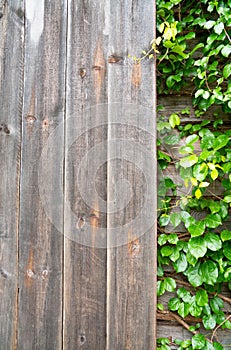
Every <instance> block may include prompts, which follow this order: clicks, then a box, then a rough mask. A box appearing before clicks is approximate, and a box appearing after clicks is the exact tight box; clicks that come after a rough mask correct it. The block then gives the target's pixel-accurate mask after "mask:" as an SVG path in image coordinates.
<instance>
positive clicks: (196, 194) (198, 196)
mask: <svg viewBox="0 0 231 350" xmlns="http://www.w3.org/2000/svg"><path fill="white" fill-rule="evenodd" d="M201 196H202V192H201V190H200V189H199V188H198V189H197V190H196V191H195V197H196V199H200V198H201Z"/></svg>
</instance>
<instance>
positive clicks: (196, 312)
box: [189, 300, 203, 317]
mask: <svg viewBox="0 0 231 350" xmlns="http://www.w3.org/2000/svg"><path fill="white" fill-rule="evenodd" d="M202 310H203V308H202V307H201V306H199V305H197V303H196V301H195V300H194V301H192V302H191V303H190V309H189V313H190V314H191V315H192V316H193V317H199V316H200V315H201V313H202Z"/></svg>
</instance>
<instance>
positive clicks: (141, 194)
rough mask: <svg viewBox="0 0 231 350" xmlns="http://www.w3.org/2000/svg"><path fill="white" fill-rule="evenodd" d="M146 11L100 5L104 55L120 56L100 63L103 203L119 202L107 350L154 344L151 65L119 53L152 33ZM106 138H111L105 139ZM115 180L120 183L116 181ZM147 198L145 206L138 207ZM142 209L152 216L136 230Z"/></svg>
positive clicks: (113, 222)
mask: <svg viewBox="0 0 231 350" xmlns="http://www.w3.org/2000/svg"><path fill="white" fill-rule="evenodd" d="M154 11H155V8H154V2H153V1H146V2H145V4H144V3H143V1H136V2H134V1H132V0H130V1H126V2H124V1H110V7H109V9H108V16H110V17H109V18H110V27H109V55H117V56H119V57H122V59H121V61H119V62H115V63H114V62H112V63H109V68H108V69H109V73H108V74H109V83H108V86H109V87H108V89H109V103H110V104H109V108H110V109H109V122H111V123H115V122H116V123H117V124H116V125H114V124H111V125H110V124H109V135H108V139H109V146H108V147H109V149H108V161H109V164H108V203H109V204H110V203H113V202H114V201H115V202H116V201H121V202H124V206H123V208H122V207H121V209H120V210H116V209H115V210H114V213H110V212H108V222H107V225H108V267H107V277H108V278H107V280H108V289H107V290H108V295H107V335H108V337H107V349H108V350H110V349H115V350H117V349H118V350H120V349H126V350H136V349H137V350H141V349H143V350H144V349H150V350H152V349H155V348H156V346H155V263H156V261H155V256H156V250H155V249H156V248H155V222H154V221H155V220H154V217H155V209H156V208H155V165H153V167H152V166H151V164H154V163H153V161H154V160H155V117H154V111H155V107H154V103H155V79H154V65H153V62H152V61H144V62H143V63H142V64H140V65H139V64H136V63H135V62H133V61H132V60H131V61H129V60H128V59H127V55H128V54H138V53H139V52H141V51H142V50H143V49H145V47H146V46H148V45H149V43H150V41H151V40H152V39H153V37H154V17H155V16H154ZM147 14H151V15H150V16H147ZM152 14H153V15H152ZM144 18H145V21H144V20H143V19H144ZM141 28H142V30H140V29H141ZM113 103H119V104H118V105H117V106H116V105H113ZM128 104H130V105H128ZM145 107H147V108H149V110H148V109H147V110H146V109H145ZM142 129H143V130H142ZM113 139H115V140H117V141H115V142H114V143H110V140H113ZM140 147H143V148H142V149H144V150H145V151H144V153H143V155H142V153H141V152H140ZM149 152H150V153H151V154H152V156H151V158H152V160H151V162H150V163H151V164H149V165H148V160H149V161H150V159H149ZM121 179H122V180H126V181H127V184H126V183H122V184H120V182H121ZM145 181H147V182H148V184H147V183H145ZM128 183H129V184H130V191H128V192H127V191H126V189H125V188H126V187H127V189H128V187H129V185H128ZM146 185H148V187H146ZM149 185H151V186H150V187H149ZM120 186H122V187H121V190H120ZM124 186H125V187H124ZM126 193H127V194H126ZM148 199H149V200H150V199H151V201H150V202H149V204H150V206H149V207H148V208H146V209H145V210H144V211H143V213H142V210H143V209H142V206H143V205H145V201H146V200H148ZM126 201H128V202H127V203H126ZM109 208H110V207H109ZM141 213H142V214H141ZM140 214H141V218H140V221H139V224H138V225H136V223H135V220H136V218H137V217H139V215H140ZM149 215H150V216H152V219H153V222H152V224H151V225H150V226H149V227H148V229H147V227H146V229H144V227H145V221H146V220H147V219H148V216H149ZM115 228H117V230H116V229H115ZM146 231H147V232H146Z"/></svg>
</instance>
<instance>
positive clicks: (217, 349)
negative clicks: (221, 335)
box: [213, 342, 224, 350]
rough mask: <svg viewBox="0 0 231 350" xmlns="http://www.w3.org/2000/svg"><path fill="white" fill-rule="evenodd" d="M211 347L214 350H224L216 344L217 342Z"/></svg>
mask: <svg viewBox="0 0 231 350" xmlns="http://www.w3.org/2000/svg"><path fill="white" fill-rule="evenodd" d="M213 347H214V350H224V347H223V346H222V345H221V344H220V343H217V342H214V343H213Z"/></svg>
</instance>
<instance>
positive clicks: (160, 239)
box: [158, 233, 168, 245]
mask: <svg viewBox="0 0 231 350" xmlns="http://www.w3.org/2000/svg"><path fill="white" fill-rule="evenodd" d="M167 241H168V236H167V235H166V234H165V233H162V234H161V235H160V236H159V237H158V244H159V245H164V244H165V243H167Z"/></svg>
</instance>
